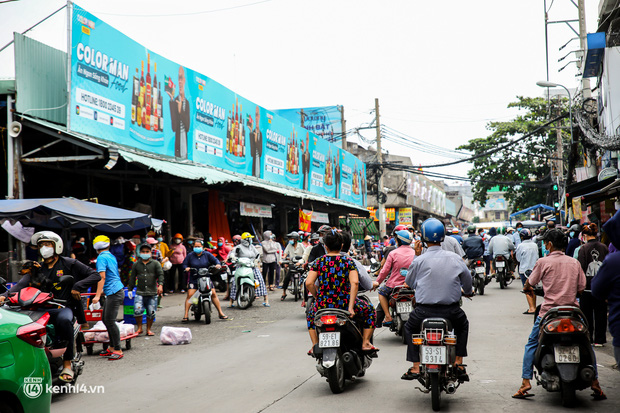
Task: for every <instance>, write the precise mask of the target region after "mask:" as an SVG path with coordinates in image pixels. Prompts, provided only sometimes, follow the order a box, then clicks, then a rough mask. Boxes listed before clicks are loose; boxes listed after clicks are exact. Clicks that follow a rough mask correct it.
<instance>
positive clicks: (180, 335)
mask: <svg viewBox="0 0 620 413" xmlns="http://www.w3.org/2000/svg"><path fill="white" fill-rule="evenodd" d="M159 339H160V340H161V343H162V344H169V345H173V346H176V345H178V344H189V343H191V342H192V332H191V330H190V329H189V328H186V327H169V326H163V327H162V329H161V334H160V335H159Z"/></svg>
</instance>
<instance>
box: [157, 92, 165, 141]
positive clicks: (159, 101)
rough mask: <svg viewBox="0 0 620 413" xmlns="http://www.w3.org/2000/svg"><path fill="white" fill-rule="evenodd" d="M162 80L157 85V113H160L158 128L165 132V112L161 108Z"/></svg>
mask: <svg viewBox="0 0 620 413" xmlns="http://www.w3.org/2000/svg"><path fill="white" fill-rule="evenodd" d="M161 102H162V100H161V82H159V84H158V85H157V115H158V119H157V122H158V124H159V125H158V129H159V130H160V131H161V132H163V131H164V112H162V110H161Z"/></svg>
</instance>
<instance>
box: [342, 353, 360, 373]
mask: <svg viewBox="0 0 620 413" xmlns="http://www.w3.org/2000/svg"><path fill="white" fill-rule="evenodd" d="M342 362H343V363H344V369H345V371H346V372H347V373H348V374H349V375H350V376H357V374H358V373H359V372H360V370H361V369H362V363H361V362H360V359H359V357H358V356H357V355H356V354H355V353H351V352H350V351H347V352H346V353H344V354H343V355H342Z"/></svg>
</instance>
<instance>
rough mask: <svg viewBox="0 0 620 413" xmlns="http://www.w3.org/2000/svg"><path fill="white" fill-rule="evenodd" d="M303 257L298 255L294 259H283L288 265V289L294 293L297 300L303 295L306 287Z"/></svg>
mask: <svg viewBox="0 0 620 413" xmlns="http://www.w3.org/2000/svg"><path fill="white" fill-rule="evenodd" d="M301 259H302V257H300V256H296V257H295V259H293V260H283V261H282V264H284V265H288V274H289V277H290V283H289V285H288V291H289V292H290V293H291V294H292V295H293V298H294V299H295V302H297V300H299V299H300V298H301V297H302V295H303V293H304V288H305V277H302V275H303V274H304V266H303V262H301V263H300V260H301ZM302 278H303V280H302Z"/></svg>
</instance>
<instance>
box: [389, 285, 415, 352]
mask: <svg viewBox="0 0 620 413" xmlns="http://www.w3.org/2000/svg"><path fill="white" fill-rule="evenodd" d="M414 301H415V291H414V290H411V289H409V288H406V287H405V286H403V285H399V286H397V287H394V290H393V291H392V294H391V295H390V301H389V309H390V314H391V316H392V320H393V322H392V325H391V326H390V331H392V332H394V333H396V335H397V336H399V337H400V338H401V341H402V343H403V344H406V343H407V337H406V335H405V324H406V323H407V320H409V313H411V311H412V310H413V304H414Z"/></svg>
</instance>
